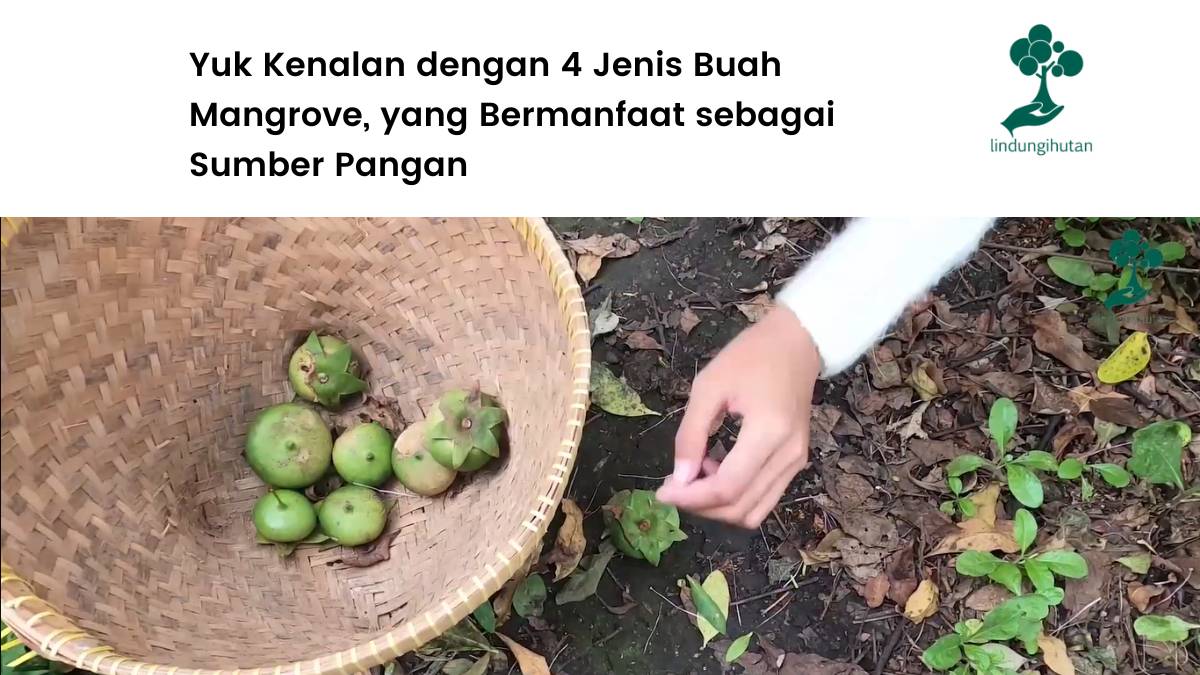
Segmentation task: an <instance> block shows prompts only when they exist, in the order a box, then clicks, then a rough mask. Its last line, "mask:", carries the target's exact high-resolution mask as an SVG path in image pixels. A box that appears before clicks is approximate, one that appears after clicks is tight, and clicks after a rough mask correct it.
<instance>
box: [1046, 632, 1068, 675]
mask: <svg viewBox="0 0 1200 675" xmlns="http://www.w3.org/2000/svg"><path fill="white" fill-rule="evenodd" d="M1037 644H1038V647H1040V648H1041V650H1042V659H1043V660H1045V662H1046V666H1047V667H1048V668H1050V670H1053V671H1054V672H1056V673H1058V675H1075V664H1074V663H1072V662H1071V657H1070V656H1069V655H1067V644H1066V643H1065V642H1063V641H1062V639H1061V638H1056V637H1054V636H1052V635H1046V634H1045V633H1041V634H1039V635H1038V638H1037Z"/></svg>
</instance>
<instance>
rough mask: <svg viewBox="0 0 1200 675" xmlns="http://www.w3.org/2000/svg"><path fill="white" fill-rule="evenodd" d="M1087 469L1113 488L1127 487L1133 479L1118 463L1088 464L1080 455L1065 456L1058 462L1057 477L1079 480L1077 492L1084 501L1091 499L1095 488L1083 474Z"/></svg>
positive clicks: (1094, 493)
mask: <svg viewBox="0 0 1200 675" xmlns="http://www.w3.org/2000/svg"><path fill="white" fill-rule="evenodd" d="M1089 471H1090V472H1091V473H1094V474H1096V475H1098V476H1100V478H1101V479H1103V480H1104V482H1105V483H1108V484H1109V485H1111V486H1113V487H1115V488H1123V487H1128V486H1129V483H1130V482H1131V481H1132V480H1133V479H1132V478H1131V477H1130V475H1129V472H1128V471H1126V470H1125V469H1124V468H1123V467H1122V466H1121V465H1120V464H1109V463H1107V462H1101V463H1098V464H1088V463H1087V462H1086V460H1084V459H1082V458H1080V457H1067V458H1066V459H1064V460H1063V461H1061V462H1059V463H1058V477H1059V478H1061V479H1063V480H1068V481H1069V480H1077V481H1079V493H1080V495H1081V496H1082V497H1083V499H1084V501H1091V499H1092V497H1094V496H1095V495H1096V489H1095V488H1093V487H1092V483H1091V481H1089V480H1088V479H1087V476H1086V475H1085V473H1086V472H1089Z"/></svg>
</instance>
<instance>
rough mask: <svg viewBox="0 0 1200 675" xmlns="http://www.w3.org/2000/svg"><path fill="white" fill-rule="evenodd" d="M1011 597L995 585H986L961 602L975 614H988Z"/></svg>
mask: <svg viewBox="0 0 1200 675" xmlns="http://www.w3.org/2000/svg"><path fill="white" fill-rule="evenodd" d="M1012 597H1013V594H1012V593H1010V592H1009V591H1008V589H1007V588H1004V587H1003V586H999V585H997V584H988V585H987V586H984V587H983V588H980V589H978V590H976V591H975V592H973V593H971V594H970V595H968V596H967V599H966V600H964V601H963V603H964V604H966V606H967V607H968V608H969V609H973V610H975V611H977V612H990V611H992V610H993V609H995V608H996V607H997V606H998V605H999V604H1000V603H1002V602H1004V601H1005V600H1008V599H1010V598H1012Z"/></svg>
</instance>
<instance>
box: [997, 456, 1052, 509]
mask: <svg viewBox="0 0 1200 675" xmlns="http://www.w3.org/2000/svg"><path fill="white" fill-rule="evenodd" d="M1006 469H1007V474H1008V490H1009V492H1012V494H1013V496H1014V497H1016V498H1017V501H1019V502H1021V503H1022V504H1024V505H1025V506H1028V507H1029V508H1031V509H1036V508H1037V507H1039V506H1041V505H1042V499H1043V497H1044V495H1043V493H1042V483H1041V481H1039V480H1038V477H1037V476H1035V475H1034V474H1033V472H1032V471H1030V470H1029V469H1026V468H1025V467H1023V466H1021V465H1020V464H1009V465H1008V466H1007V467H1006Z"/></svg>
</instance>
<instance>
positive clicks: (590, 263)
mask: <svg viewBox="0 0 1200 675" xmlns="http://www.w3.org/2000/svg"><path fill="white" fill-rule="evenodd" d="M603 260H604V259H603V258H601V257H600V256H598V255H590V254H586V253H585V254H583V255H581V256H579V259H578V260H576V261H575V271H576V272H577V273H578V274H579V279H580V281H582V282H583V283H585V284H586V283H588V282H589V281H591V280H592V279H595V278H596V275H597V274H598V273H599V272H600V264H601V262H602V261H603Z"/></svg>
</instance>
